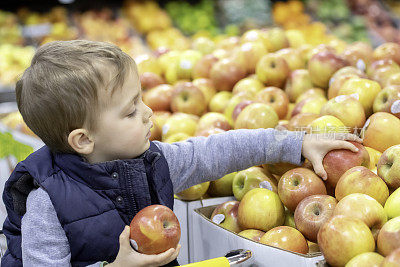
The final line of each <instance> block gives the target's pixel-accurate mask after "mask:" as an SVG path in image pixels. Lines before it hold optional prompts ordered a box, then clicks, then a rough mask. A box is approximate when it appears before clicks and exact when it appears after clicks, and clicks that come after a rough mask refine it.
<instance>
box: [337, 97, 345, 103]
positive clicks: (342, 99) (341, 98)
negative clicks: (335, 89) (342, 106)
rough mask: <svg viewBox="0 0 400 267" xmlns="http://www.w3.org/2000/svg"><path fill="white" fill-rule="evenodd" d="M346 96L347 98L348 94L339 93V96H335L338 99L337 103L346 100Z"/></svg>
mask: <svg viewBox="0 0 400 267" xmlns="http://www.w3.org/2000/svg"><path fill="white" fill-rule="evenodd" d="M346 98H347V95H338V96H337V97H335V101H336V102H337V103H340V102H343V101H345V100H346Z"/></svg>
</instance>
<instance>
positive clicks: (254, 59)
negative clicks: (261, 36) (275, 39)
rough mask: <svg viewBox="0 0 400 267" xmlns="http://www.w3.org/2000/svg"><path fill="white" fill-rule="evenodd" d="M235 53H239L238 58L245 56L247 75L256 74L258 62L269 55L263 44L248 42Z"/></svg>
mask: <svg viewBox="0 0 400 267" xmlns="http://www.w3.org/2000/svg"><path fill="white" fill-rule="evenodd" d="M234 53H238V54H239V55H238V56H243V57H244V58H245V59H246V60H245V66H246V71H247V73H254V72H255V69H256V66H257V63H258V61H259V60H260V59H261V57H262V56H264V55H265V54H267V50H266V49H265V47H264V44H263V43H262V42H254V41H253V42H247V43H243V44H242V45H240V46H239V47H238V48H237V49H236V50H235V51H234Z"/></svg>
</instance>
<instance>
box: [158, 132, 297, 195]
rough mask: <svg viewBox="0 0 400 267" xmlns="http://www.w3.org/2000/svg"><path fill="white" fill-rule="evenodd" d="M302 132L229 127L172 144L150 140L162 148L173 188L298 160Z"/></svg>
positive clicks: (183, 187) (180, 188)
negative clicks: (205, 135) (262, 165)
mask: <svg viewBox="0 0 400 267" xmlns="http://www.w3.org/2000/svg"><path fill="white" fill-rule="evenodd" d="M304 134H305V133H304V132H291V131H279V130H275V129H257V130H247V129H240V130H231V131H228V132H225V133H220V134H215V135H210V136H209V137H194V138H190V139H188V140H186V141H183V142H176V143H173V144H167V143H162V142H158V141H154V143H155V144H156V145H157V146H158V147H159V148H160V149H161V151H162V152H163V154H164V156H165V158H166V160H167V163H168V167H169V170H170V177H171V180H172V183H173V186H174V192H175V193H177V192H180V191H182V190H185V189H187V188H189V187H191V186H193V185H195V184H199V183H203V182H206V181H212V180H216V179H219V178H221V177H222V176H224V175H225V174H228V173H231V172H235V171H240V170H244V169H247V168H250V167H252V166H257V165H261V164H265V163H277V162H287V163H292V164H295V165H300V163H301V148H302V143H303V137H304Z"/></svg>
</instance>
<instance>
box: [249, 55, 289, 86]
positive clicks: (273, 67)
mask: <svg viewBox="0 0 400 267" xmlns="http://www.w3.org/2000/svg"><path fill="white" fill-rule="evenodd" d="M289 73H290V69H289V65H288V64H287V62H286V60H285V59H284V58H282V57H280V56H278V55H276V54H266V55H264V56H263V57H262V58H261V59H260V60H259V61H258V63H257V66H256V74H257V77H258V79H259V80H260V81H261V82H263V83H264V84H265V85H266V86H275V87H279V88H282V86H283V85H284V84H285V81H286V79H287V77H288V76H289Z"/></svg>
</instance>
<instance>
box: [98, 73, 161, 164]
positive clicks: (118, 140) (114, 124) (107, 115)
mask: <svg viewBox="0 0 400 267" xmlns="http://www.w3.org/2000/svg"><path fill="white" fill-rule="evenodd" d="M101 94H102V95H100V96H99V97H100V98H102V99H103V100H105V101H107V102H108V103H109V104H108V105H107V107H104V108H103V110H101V111H100V114H99V116H98V121H97V126H98V127H97V130H96V131H95V132H94V133H92V138H93V140H94V144H95V145H94V151H93V156H94V158H95V159H96V161H97V162H103V161H110V160H116V159H129V158H135V157H137V156H139V155H141V154H142V153H144V152H145V151H146V150H147V149H148V148H149V146H150V142H149V137H150V128H151V127H152V126H153V123H152V122H151V121H150V117H151V116H152V115H153V112H152V110H151V109H150V108H149V107H148V106H146V105H145V104H144V103H143V101H142V90H141V86H140V80H139V76H138V75H137V73H136V72H134V71H130V73H129V74H128V77H127V78H126V80H125V82H124V84H123V86H122V88H121V89H119V90H118V89H117V90H116V91H115V92H114V93H113V95H112V96H111V94H110V93H109V92H104V91H103V92H101ZM100 108H101V107H100Z"/></svg>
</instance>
